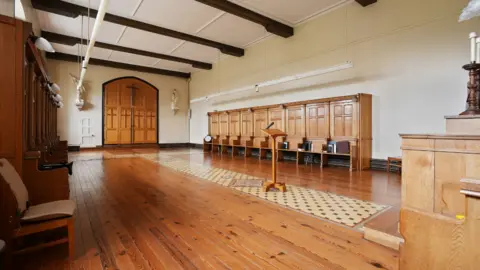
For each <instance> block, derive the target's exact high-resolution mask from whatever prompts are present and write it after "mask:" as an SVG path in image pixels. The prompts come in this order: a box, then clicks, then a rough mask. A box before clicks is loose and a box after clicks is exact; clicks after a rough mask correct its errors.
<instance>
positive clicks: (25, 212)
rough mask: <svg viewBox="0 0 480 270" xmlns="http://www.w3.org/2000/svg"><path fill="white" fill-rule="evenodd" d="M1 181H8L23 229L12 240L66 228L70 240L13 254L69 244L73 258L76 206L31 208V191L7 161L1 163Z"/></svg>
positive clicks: (66, 202) (59, 204)
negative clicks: (29, 192)
mask: <svg viewBox="0 0 480 270" xmlns="http://www.w3.org/2000/svg"><path fill="white" fill-rule="evenodd" d="M0 181H5V182H6V183H7V184H8V185H9V186H10V189H11V190H12V192H13V194H14V196H15V199H16V200H17V207H18V213H19V217H20V227H19V228H18V229H16V230H15V233H14V235H13V239H15V238H19V237H24V236H27V235H31V234H35V233H39V232H44V231H47V230H53V229H56V228H61V227H67V229H68V236H67V237H65V238H62V239H58V240H55V241H52V242H48V243H42V244H39V245H36V246H33V247H27V248H24V249H21V250H14V251H13V254H19V253H25V252H30V251H34V250H38V249H42V248H46V247H51V246H55V245H59V244H63V243H67V242H68V244H69V256H70V258H71V259H73V256H74V254H75V253H74V243H75V241H74V228H73V216H74V213H75V209H76V205H75V202H74V201H71V200H61V201H53V202H48V203H43V204H37V205H33V206H29V205H28V191H27V189H26V187H25V185H24V184H23V181H22V179H21V178H20V176H19V175H18V173H17V171H16V170H15V168H14V167H13V166H12V165H11V164H10V162H8V160H6V159H0Z"/></svg>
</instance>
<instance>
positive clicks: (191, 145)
mask: <svg viewBox="0 0 480 270" xmlns="http://www.w3.org/2000/svg"><path fill="white" fill-rule="evenodd" d="M189 145H190V148H195V149H203V144H201V143H189Z"/></svg>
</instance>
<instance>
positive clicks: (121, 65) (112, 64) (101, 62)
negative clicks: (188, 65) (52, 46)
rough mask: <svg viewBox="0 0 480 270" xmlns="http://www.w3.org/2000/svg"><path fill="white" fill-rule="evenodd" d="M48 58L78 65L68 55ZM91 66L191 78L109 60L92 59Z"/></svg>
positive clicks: (60, 54)
mask: <svg viewBox="0 0 480 270" xmlns="http://www.w3.org/2000/svg"><path fill="white" fill-rule="evenodd" d="M46 57H47V58H48V59H54V60H61V61H67V62H74V63H78V56H76V55H71V54H66V53H58V52H57V53H49V52H47V53H46ZM89 64H91V65H96V66H104V67H111V68H119V69H126V70H133V71H138V72H146V73H153V74H159V75H165V76H172V77H178V78H184V79H188V78H190V73H185V72H179V71H173V70H167V69H160V68H151V67H144V66H137V65H131V64H125V63H120V62H113V61H108V60H102V59H96V58H90V61H89Z"/></svg>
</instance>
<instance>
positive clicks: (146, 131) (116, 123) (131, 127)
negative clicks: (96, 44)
mask: <svg viewBox="0 0 480 270" xmlns="http://www.w3.org/2000/svg"><path fill="white" fill-rule="evenodd" d="M157 112H158V90H157V89H156V88H155V87H154V86H152V85H151V84H149V83H147V82H145V81H143V80H140V79H138V78H132V77H128V78H118V79H114V80H111V81H108V82H106V83H104V84H103V117H104V119H103V144H145V143H157V141H158V140H157V138H158V130H157V128H158V125H157V123H158V121H157Z"/></svg>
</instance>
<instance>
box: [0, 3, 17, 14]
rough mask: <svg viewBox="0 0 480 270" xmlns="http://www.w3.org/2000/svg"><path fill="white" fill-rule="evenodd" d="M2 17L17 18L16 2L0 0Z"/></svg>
mask: <svg viewBox="0 0 480 270" xmlns="http://www.w3.org/2000/svg"><path fill="white" fill-rule="evenodd" d="M0 15H4V16H8V17H15V1H14V0H0Z"/></svg>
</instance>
